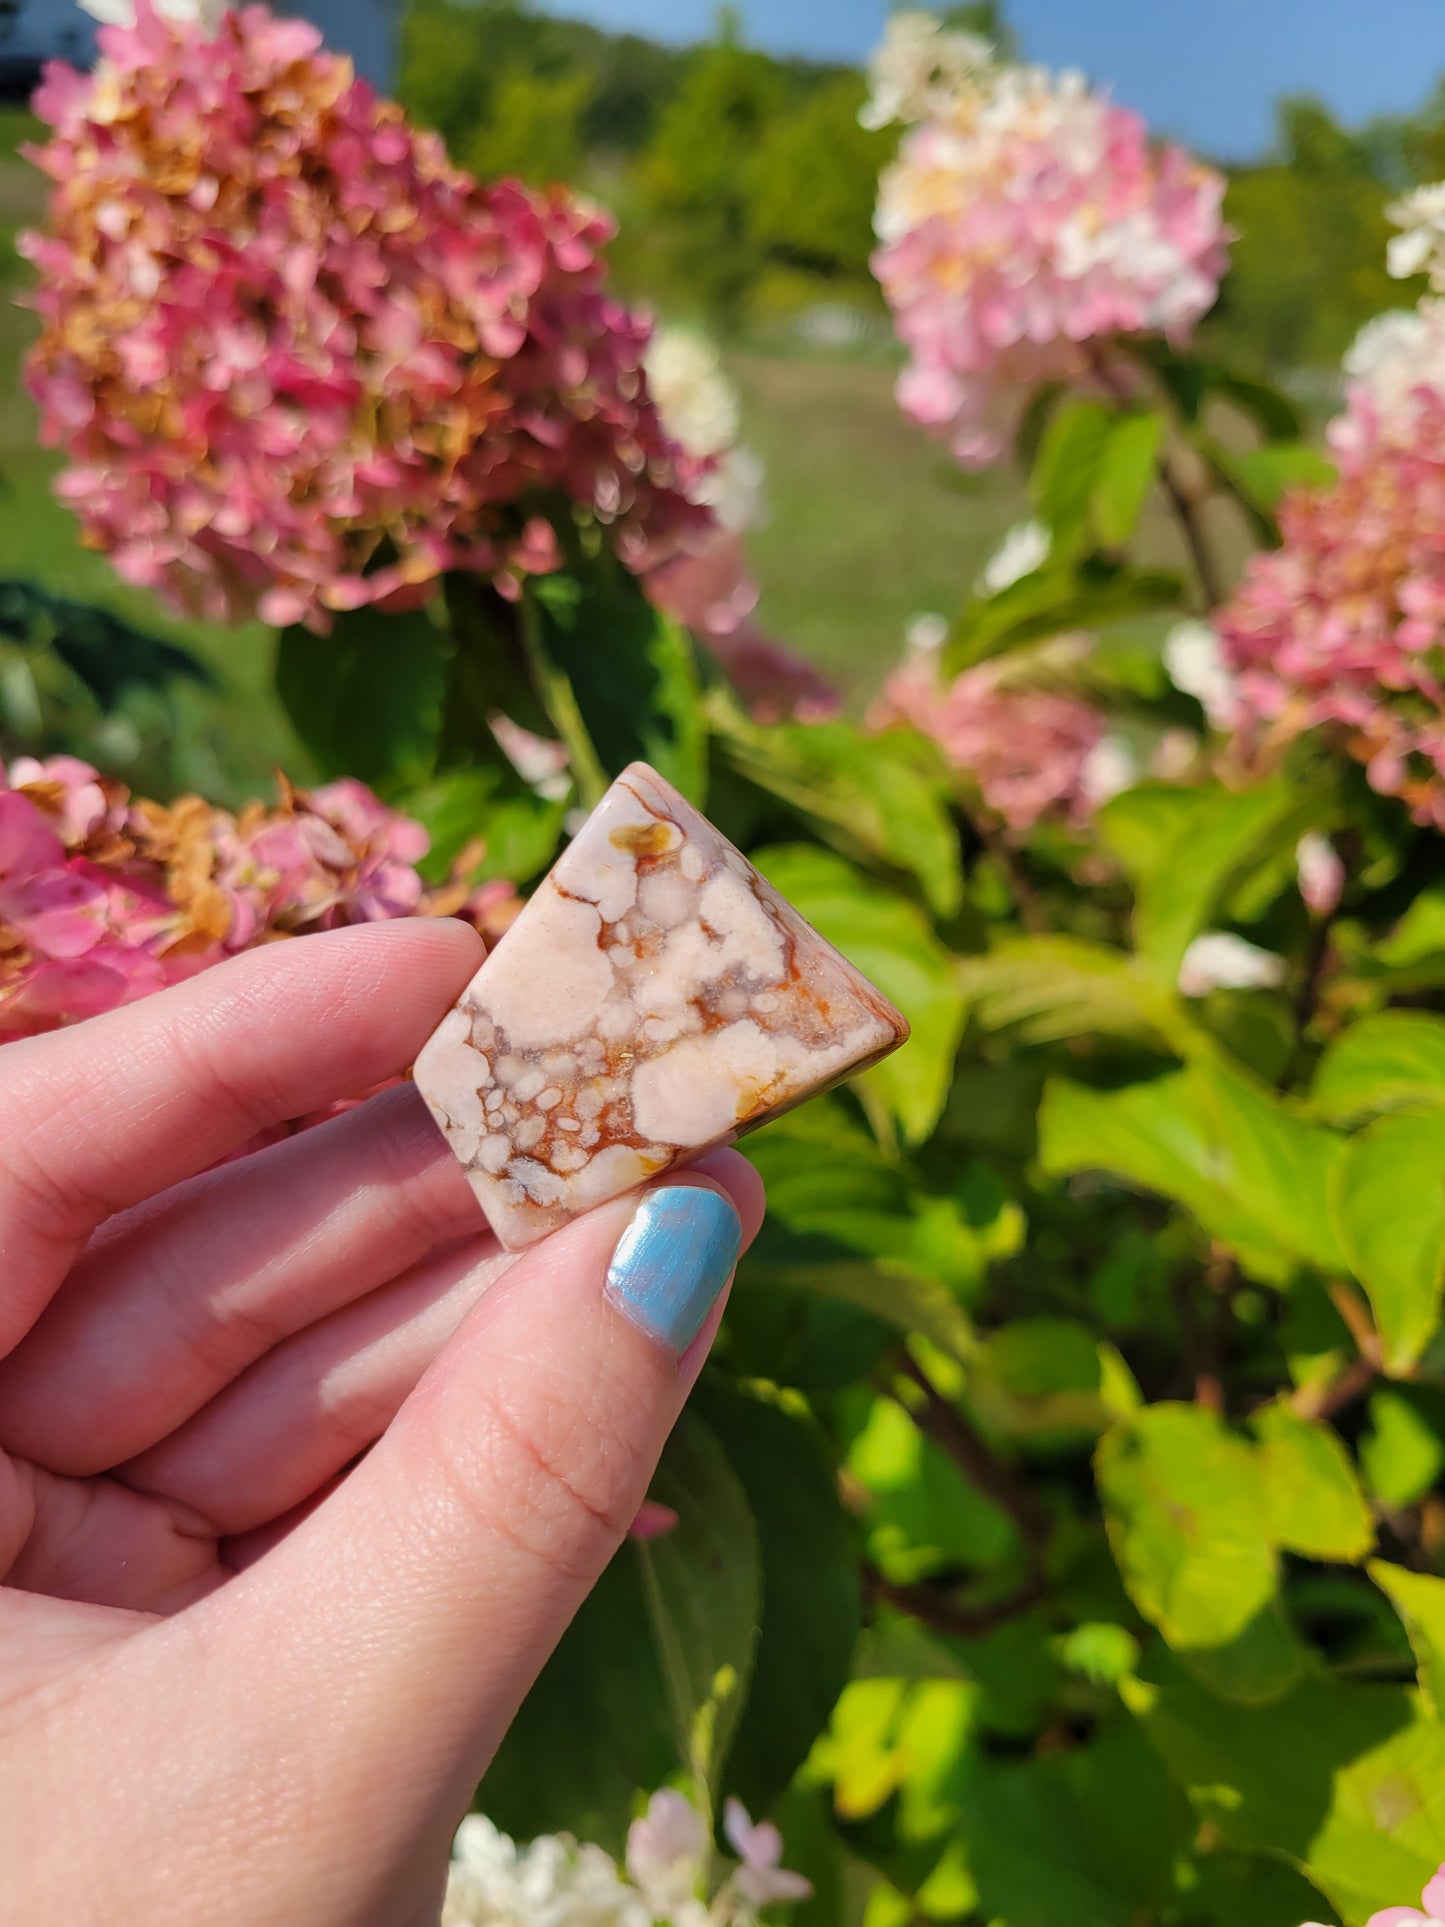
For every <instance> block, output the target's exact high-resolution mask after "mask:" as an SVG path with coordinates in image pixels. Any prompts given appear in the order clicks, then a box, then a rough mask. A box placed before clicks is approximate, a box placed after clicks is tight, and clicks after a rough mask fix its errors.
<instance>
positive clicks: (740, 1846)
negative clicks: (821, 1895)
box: [723, 1800, 813, 1907]
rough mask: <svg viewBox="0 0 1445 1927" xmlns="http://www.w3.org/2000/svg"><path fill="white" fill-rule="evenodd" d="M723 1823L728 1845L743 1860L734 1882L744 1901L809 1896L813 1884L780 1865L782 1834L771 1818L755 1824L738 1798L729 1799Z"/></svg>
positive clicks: (755, 1903)
mask: <svg viewBox="0 0 1445 1927" xmlns="http://www.w3.org/2000/svg"><path fill="white" fill-rule="evenodd" d="M723 1825H724V1830H725V1831H726V1833H727V1837H728V1843H729V1845H730V1846H731V1847H732V1850H733V1852H734V1853H735V1854H736V1855H737V1856H738V1858H739V1859H740V1860H741V1862H742V1865H741V1866H740V1867H739V1868H738V1870H737V1872H736V1873H735V1874H734V1875H733V1885H734V1886H735V1887H736V1888H737V1890H738V1892H739V1893H740V1894H741V1895H742V1896H743V1898H744V1899H745V1900H747V1901H749V1902H751V1904H752V1905H753V1906H754V1907H768V1906H771V1905H772V1904H773V1902H774V1901H780V1900H807V1899H808V1898H809V1896H810V1895H811V1894H812V1891H813V1883H812V1882H811V1881H810V1880H805V1879H804V1878H803V1876H802V1875H801V1874H800V1873H789V1871H788V1869H787V1868H786V1867H784V1866H783V1865H781V1861H782V1858H783V1836H782V1835H781V1834H780V1833H779V1832H778V1829H777V1828H776V1827H775V1826H774V1825H773V1824H772V1822H771V1821H768V1820H760V1821H758V1823H757V1824H756V1825H754V1824H753V1822H752V1820H750V1819H749V1817H748V1810H747V1808H746V1807H745V1806H744V1805H743V1803H742V1802H741V1800H729V1801H728V1803H727V1806H726V1808H725V1809H724V1820H723Z"/></svg>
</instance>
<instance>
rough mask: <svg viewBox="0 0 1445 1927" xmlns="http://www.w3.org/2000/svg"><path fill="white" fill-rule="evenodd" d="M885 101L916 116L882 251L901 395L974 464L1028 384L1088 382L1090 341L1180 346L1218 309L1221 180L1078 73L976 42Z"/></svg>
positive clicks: (886, 189)
mask: <svg viewBox="0 0 1445 1927" xmlns="http://www.w3.org/2000/svg"><path fill="white" fill-rule="evenodd" d="M908 17H909V18H910V19H917V18H920V16H908ZM933 24H934V29H935V34H934V38H935V40H936V41H937V42H938V45H939V46H940V48H942V49H944V51H946V44H945V43H946V42H947V41H948V38H949V37H948V36H940V35H938V34H937V31H936V27H937V23H936V22H935V23H933ZM965 38H966V37H965ZM911 57H912V58H913V60H914V62H915V64H917V63H918V62H920V61H922V63H923V65H925V66H926V65H928V62H927V61H926V59H925V58H924V56H923V55H921V54H919V53H918V52H917V51H916V50H915V51H914V52H913V54H912V56H911ZM921 70H922V69H921V68H920V71H921ZM895 96H896V98H895ZM887 104H888V106H889V108H890V111H893V112H896V113H897V114H898V115H899V117H902V118H905V119H909V118H912V119H915V120H916V124H915V125H914V126H912V127H911V128H910V129H909V131H908V132H907V133H906V134H905V135H904V137H903V144H902V147H901V149H900V152H899V156H898V159H897V160H896V161H895V162H894V163H893V165H892V166H891V167H890V168H889V169H888V170H887V171H886V172H885V174H884V176H883V179H882V182H881V185H880V193H879V201H878V213H877V222H876V225H877V231H878V238H879V241H880V242H881V246H880V248H879V250H878V252H877V253H876V254H875V256H874V258H873V269H874V273H875V274H876V275H877V277H878V280H879V282H880V283H881V285H882V288H883V292H884V294H885V296H886V297H887V300H888V304H889V306H890V307H891V308H892V310H893V317H894V323H895V326H896V328H897V330H898V335H899V338H900V339H901V340H902V342H903V344H904V345H905V347H906V348H907V349H908V350H909V354H910V361H909V364H908V367H907V368H906V370H905V371H904V373H903V375H902V377H901V379H900V383H899V399H900V402H901V403H902V406H903V408H904V409H905V410H906V412H907V413H908V414H910V415H911V416H913V418H914V419H915V420H916V421H918V422H921V423H922V424H923V425H924V426H926V427H928V428H930V429H932V430H933V431H934V432H935V433H936V434H938V435H940V436H942V437H943V438H944V439H946V440H947V441H948V442H949V444H950V446H951V448H952V450H953V452H954V454H955V455H956V456H957V457H958V459H959V460H960V461H961V462H964V463H965V464H967V465H969V466H981V465H983V464H985V463H988V462H990V461H993V460H995V459H996V458H997V457H998V456H999V455H1000V454H1001V453H1002V452H1003V451H1004V450H1005V449H1006V448H1007V447H1008V445H1009V443H1010V441H1011V440H1012V437H1013V432H1014V428H1015V426H1016V424H1017V420H1018V417H1019V415H1020V413H1021V411H1022V408H1023V406H1024V404H1025V402H1026V400H1027V397H1028V393H1029V391H1030V390H1031V389H1032V388H1034V387H1036V386H1037V385H1038V384H1039V383H1040V382H1044V381H1054V380H1071V379H1073V378H1075V377H1078V376H1080V375H1083V374H1084V373H1085V372H1086V371H1087V368H1088V365H1089V353H1088V349H1089V344H1090V343H1091V342H1097V341H1102V340H1107V339H1108V338H1109V337H1111V336H1115V335H1121V334H1128V335H1141V334H1151V335H1165V336H1167V337H1169V338H1170V339H1171V340H1182V339H1183V338H1184V337H1186V336H1187V335H1188V333H1189V331H1190V330H1191V329H1192V327H1193V326H1194V324H1195V322H1197V321H1198V319H1199V318H1200V316H1201V315H1202V314H1204V313H1205V312H1206V310H1207V309H1208V308H1209V307H1211V306H1212V304H1213V302H1214V298H1215V295H1216V293H1217V291H1218V286H1219V280H1220V277H1221V275H1222V274H1223V272H1224V269H1225V266H1226V258H1225V241H1226V239H1227V234H1226V230H1225V227H1224V224H1223V220H1222V215H1221V208H1222V204H1223V194H1224V182H1223V179H1222V177H1221V176H1220V175H1219V174H1217V173H1216V172H1215V171H1214V170H1213V169H1211V168H1207V167H1203V166H1201V165H1200V164H1199V163H1198V162H1197V161H1195V160H1193V159H1192V158H1191V157H1190V156H1189V155H1187V154H1185V153H1184V152H1183V151H1182V150H1181V149H1179V148H1177V147H1170V146H1166V147H1162V148H1157V149H1156V148H1153V147H1151V146H1150V144H1149V140H1148V136H1147V131H1146V129H1145V126H1144V123H1143V121H1142V120H1141V119H1140V118H1139V117H1138V115H1136V114H1133V113H1130V112H1129V111H1128V110H1127V109H1125V108H1123V107H1118V106H1115V105H1114V104H1113V103H1112V102H1110V101H1109V100H1107V99H1106V98H1104V97H1102V96H1100V95H1098V94H1094V93H1091V92H1090V91H1089V90H1088V88H1087V87H1086V85H1085V83H1084V81H1083V80H1082V79H1081V77H1080V76H1079V75H1077V74H1070V73H1065V74H1060V75H1053V74H1050V73H1048V72H1046V71H1045V70H1044V69H1043V68H1039V67H1022V66H1009V65H1001V64H999V63H998V62H997V61H995V60H993V59H991V58H989V57H988V50H987V48H980V46H979V43H976V42H972V41H970V47H969V50H968V52H967V58H965V59H962V60H961V61H954V62H949V61H948V60H945V59H940V60H939V61H938V62H937V63H935V64H934V65H933V66H932V67H931V69H930V75H929V84H928V85H927V86H926V87H921V88H920V87H914V86H910V87H908V88H904V89H903V90H902V91H901V92H900V91H899V90H898V89H896V88H895V89H894V90H893V91H892V92H891V93H890V95H889V100H888V103H887ZM875 119H876V117H875Z"/></svg>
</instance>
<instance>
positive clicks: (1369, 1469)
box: [1360, 1385, 1445, 1511]
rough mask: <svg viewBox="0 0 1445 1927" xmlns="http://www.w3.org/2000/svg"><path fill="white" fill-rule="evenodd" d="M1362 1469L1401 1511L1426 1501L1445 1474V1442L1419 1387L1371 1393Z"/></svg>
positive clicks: (1371, 1485)
mask: <svg viewBox="0 0 1445 1927" xmlns="http://www.w3.org/2000/svg"><path fill="white" fill-rule="evenodd" d="M1360 1470H1361V1471H1362V1472H1363V1473H1364V1475H1365V1483H1366V1484H1367V1485H1368V1486H1369V1488H1370V1490H1371V1492H1373V1493H1374V1495H1375V1497H1376V1498H1377V1499H1378V1500H1379V1501H1380V1503H1381V1505H1385V1506H1389V1507H1390V1508H1391V1509H1392V1510H1395V1511H1398V1510H1400V1509H1401V1508H1403V1507H1405V1506H1409V1505H1414V1503H1415V1501H1416V1500H1417V1499H1423V1498H1424V1496H1425V1494H1426V1493H1427V1492H1428V1491H1429V1490H1430V1488H1431V1486H1432V1485H1434V1483H1435V1481H1436V1479H1438V1478H1439V1476H1440V1473H1441V1471H1442V1470H1445V1439H1442V1437H1441V1435H1440V1431H1439V1430H1438V1429H1437V1427H1436V1426H1435V1425H1432V1424H1431V1422H1430V1418H1429V1415H1428V1413H1427V1412H1425V1411H1422V1410H1421V1408H1420V1403H1419V1394H1418V1393H1417V1392H1416V1391H1414V1389H1413V1388H1411V1389H1410V1390H1404V1389H1398V1390H1397V1389H1395V1388H1393V1387H1391V1386H1387V1385H1382V1386H1380V1387H1379V1388H1378V1389H1377V1390H1376V1391H1374V1392H1372V1393H1371V1394H1370V1429H1369V1431H1368V1432H1367V1433H1366V1434H1365V1436H1364V1438H1363V1439H1362V1440H1361V1441H1360Z"/></svg>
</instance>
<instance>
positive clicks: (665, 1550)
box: [634, 1412, 762, 1794]
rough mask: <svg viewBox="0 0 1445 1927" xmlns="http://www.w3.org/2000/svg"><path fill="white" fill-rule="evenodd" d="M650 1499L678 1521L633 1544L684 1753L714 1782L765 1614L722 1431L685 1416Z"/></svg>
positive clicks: (701, 1778) (709, 1786)
mask: <svg viewBox="0 0 1445 1927" xmlns="http://www.w3.org/2000/svg"><path fill="white" fill-rule="evenodd" d="M651 1496H652V1497H653V1498H654V1499H656V1500H657V1501H658V1503H659V1504H661V1505H665V1506H670V1507H671V1508H672V1510H673V1511H674V1512H675V1513H676V1514H677V1517H678V1524H677V1526H676V1527H675V1528H674V1530H673V1531H671V1532H668V1533H664V1534H663V1536H662V1537H661V1538H658V1539H652V1540H649V1541H647V1542H646V1543H645V1544H642V1545H638V1546H636V1547H635V1548H634V1551H635V1555H636V1557H637V1560H638V1563H639V1565H640V1567H641V1570H642V1589H643V1596H644V1598H645V1599H646V1601H647V1611H648V1618H649V1621H650V1623H651V1626H652V1633H653V1638H654V1640H655V1641H656V1644H657V1652H658V1657H659V1660H660V1662H661V1668H662V1676H663V1679H664V1681H665V1682H666V1685H667V1691H668V1699H669V1703H670V1705H671V1708H672V1715H673V1722H674V1733H675V1737H676V1743H677V1748H678V1757H679V1759H680V1760H681V1761H682V1762H683V1763H684V1764H685V1765H686V1767H687V1768H688V1771H689V1772H690V1773H691V1775H692V1777H693V1780H694V1781H695V1782H696V1784H697V1786H698V1788H699V1791H700V1792H703V1793H705V1794H710V1793H711V1791H712V1790H713V1789H714V1788H715V1787H716V1784H717V1780H718V1776H719V1774H720V1773H721V1771H722V1766H723V1762H724V1761H725V1759H726V1758H727V1752H728V1747H729V1745H730V1743H731V1740H732V1735H733V1731H734V1729H735V1728H736V1726H737V1723H738V1720H739V1718H740V1717H741V1714H742V1709H743V1706H744V1704H745V1702H746V1699H747V1693H748V1686H749V1682H750V1680H751V1676H752V1666H753V1653H754V1649H755V1647H756V1644H757V1638H758V1627H759V1623H760V1619H761V1613H762V1573H761V1562H760V1554H759V1550H758V1534H757V1527H756V1525H755V1523H754V1520H753V1515H752V1509H751V1507H750V1506H749V1505H748V1500H747V1494H746V1492H745V1491H744V1489H743V1486H742V1483H741V1481H740V1480H739V1479H738V1476H737V1474H736V1473H735V1472H734V1471H733V1469H732V1467H731V1466H730V1465H729V1464H728V1461H727V1455H726V1454H725V1453H724V1451H723V1449H722V1446H721V1445H720V1444H719V1443H718V1440H717V1438H716V1436H715V1435H714V1434H713V1432H712V1431H710V1430H709V1428H708V1427H707V1426H706V1425H704V1424H703V1422H702V1420H701V1419H700V1418H698V1417H697V1415H696V1414H695V1413H691V1412H684V1414H683V1416H682V1418H681V1419H680V1420H679V1422H678V1425H677V1428H676V1430H675V1431H674V1432H673V1434H672V1437H671V1438H670V1439H669V1440H668V1443H667V1449H666V1451H665V1452H664V1453H663V1457H662V1464H661V1466H660V1467H659V1469H658V1472H657V1476H656V1478H655V1479H654V1480H653V1483H652V1488H651Z"/></svg>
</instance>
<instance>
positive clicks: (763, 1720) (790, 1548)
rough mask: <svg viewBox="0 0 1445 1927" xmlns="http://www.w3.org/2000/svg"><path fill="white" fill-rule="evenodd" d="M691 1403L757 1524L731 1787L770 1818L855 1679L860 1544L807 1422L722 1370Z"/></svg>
mask: <svg viewBox="0 0 1445 1927" xmlns="http://www.w3.org/2000/svg"><path fill="white" fill-rule="evenodd" d="M693 1402H694V1404H695V1406H696V1408H697V1411H698V1413H699V1416H700V1417H702V1418H703V1419H704V1420H705V1421H706V1423H707V1425H708V1427H709V1429H710V1430H711V1431H712V1433H713V1435H714V1437H716V1438H717V1440H718V1442H719V1443H720V1444H721V1446H722V1448H723V1450H724V1452H725V1453H726V1454H727V1459H728V1464H729V1465H730V1466H731V1467H732V1470H733V1472H734V1473H735V1475H736V1476H737V1478H738V1479H739V1481H740V1482H741V1484H742V1487H743V1490H744V1492H745V1493H746V1495H747V1500H748V1504H749V1506H750V1507H751V1509H752V1514H753V1519H754V1522H755V1524H756V1527H757V1534H758V1544H759V1548H760V1551H761V1556H762V1629H761V1633H760V1636H759V1640H758V1646H757V1651H756V1654H755V1657H754V1660H753V1670H752V1684H751V1690H750V1692H749V1694H748V1700H747V1705H746V1707H745V1709H744V1711H743V1714H742V1717H741V1719H740V1721H739V1724H738V1727H737V1730H736V1732H735V1734H734V1737H733V1742H732V1745H731V1747H730V1749H729V1751H728V1756H727V1763H726V1781H727V1786H728V1789H729V1790H730V1791H731V1792H732V1793H734V1794H736V1796H737V1797H738V1798H739V1799H740V1800H741V1801H742V1803H743V1805H744V1806H745V1807H747V1808H748V1809H749V1811H750V1812H752V1813H766V1812H767V1811H768V1810H769V1808H770V1807H771V1806H772V1805H773V1802H774V1801H775V1800H776V1799H777V1798H778V1796H779V1795H780V1794H781V1793H782V1792H783V1790H784V1788H785V1787H786V1786H787V1784H788V1782H789V1781H790V1780H791V1779H792V1777H793V1774H794V1773H795V1772H796V1771H797V1769H798V1767H800V1766H801V1765H802V1763H803V1761H804V1760H805V1759H806V1758H807V1755H808V1752H809V1749H810V1748H811V1746H812V1744H813V1742H814V1740H815V1739H816V1738H817V1737H818V1735H819V1733H821V1732H822V1731H823V1729H824V1728H825V1727H826V1726H827V1724H828V1718H829V1715H830V1714H831V1713H832V1710H833V1707H834V1704H835V1702H836V1701H837V1698H838V1695H839V1694H840V1693H841V1692H842V1690H843V1688H844V1686H846V1684H847V1682H848V1669H849V1663H850V1661H851V1660H852V1657H853V1647H854V1644H855V1642H856V1640H857V1637H858V1627H859V1619H860V1605H859V1596H858V1573H857V1567H856V1564H855V1560H854V1554H853V1537H852V1532H851V1529H850V1527H849V1523H848V1520H847V1518H846V1516H845V1514H844V1512H843V1508H842V1505H841V1504H840V1502H839V1498H838V1485H837V1479H836V1476H835V1473H834V1470H833V1467H832V1465H831V1464H830V1462H829V1459H828V1457H827V1456H826V1454H825V1450H824V1447H823V1443H822V1440H821V1438H820V1436H819V1434H818V1431H817V1428H816V1427H815V1426H814V1425H813V1424H812V1423H811V1422H809V1421H808V1420H807V1419H806V1417H804V1416H801V1415H799V1414H798V1413H796V1412H789V1411H785V1410H783V1409H782V1407H781V1406H780V1405H779V1404H776V1403H773V1402H770V1401H769V1400H767V1399H765V1398H763V1397H761V1396H756V1395H753V1396H749V1395H748V1394H745V1393H743V1392H741V1391H739V1390H737V1389H736V1388H734V1387H733V1386H731V1385H730V1384H729V1383H728V1381H727V1380H726V1379H724V1378H723V1377H722V1375H721V1374H720V1373H716V1372H714V1373H710V1374H708V1375H707V1376H706V1377H705V1378H704V1380H703V1382H702V1384H701V1385H700V1386H699V1387H698V1390H697V1391H696V1392H695V1393H694V1395H693ZM790 1864H791V1863H790Z"/></svg>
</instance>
